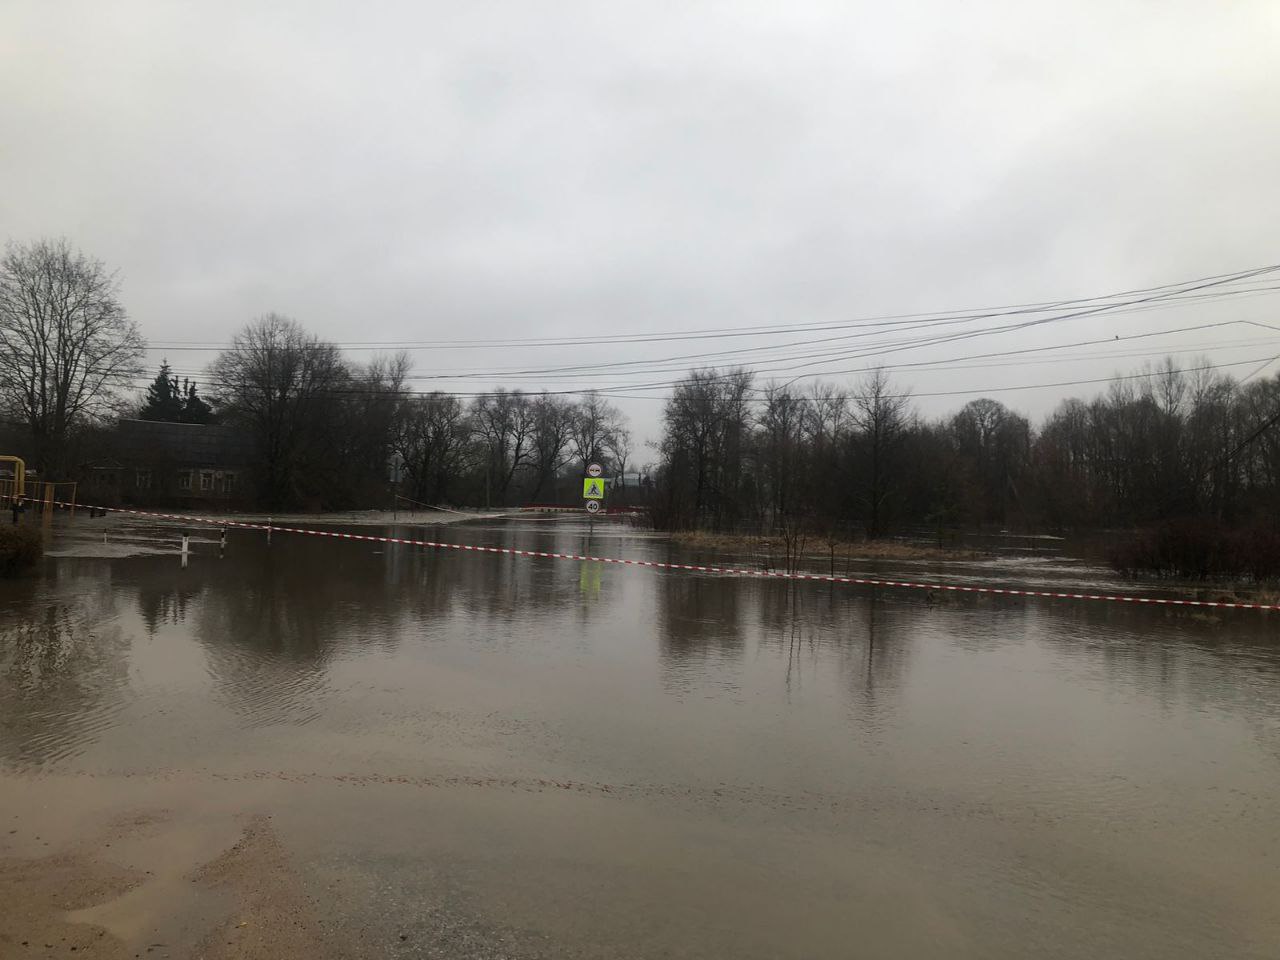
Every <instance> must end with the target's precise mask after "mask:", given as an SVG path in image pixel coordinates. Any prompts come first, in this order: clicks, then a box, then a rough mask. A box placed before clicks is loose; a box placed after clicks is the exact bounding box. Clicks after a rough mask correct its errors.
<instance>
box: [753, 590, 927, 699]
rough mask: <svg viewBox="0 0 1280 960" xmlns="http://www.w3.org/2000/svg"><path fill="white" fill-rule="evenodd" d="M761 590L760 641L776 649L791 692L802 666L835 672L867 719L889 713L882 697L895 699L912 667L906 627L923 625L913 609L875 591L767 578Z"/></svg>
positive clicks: (783, 676) (918, 613)
mask: <svg viewBox="0 0 1280 960" xmlns="http://www.w3.org/2000/svg"><path fill="white" fill-rule="evenodd" d="M760 587H761V590H760V619H761V623H762V624H763V626H764V633H763V641H762V642H763V643H764V644H765V645H767V646H770V647H773V648H774V649H776V650H777V651H778V658H779V660H780V661H782V662H783V663H784V664H785V666H784V672H783V674H782V679H783V681H784V682H785V683H786V684H787V685H788V690H792V689H794V688H796V687H797V685H798V683H799V680H800V678H801V677H802V676H803V670H802V669H801V668H802V667H804V668H806V669H810V670H818V671H825V670H833V671H836V672H837V673H838V674H839V675H840V676H841V677H842V678H843V682H842V687H843V688H844V689H845V690H847V691H848V693H849V698H850V702H851V705H852V706H854V707H855V708H856V709H857V710H858V712H859V714H864V715H865V716H866V717H867V719H873V718H874V716H875V715H876V714H878V713H879V712H881V711H882V710H883V709H884V708H885V707H886V705H887V704H886V697H887V698H889V700H891V701H892V700H896V698H897V696H898V694H899V693H900V691H901V689H902V686H903V683H904V682H905V679H906V674H907V671H908V670H909V669H910V662H911V640H912V630H911V624H913V623H915V624H919V625H920V626H921V627H924V624H923V623H921V622H920V615H921V611H920V610H919V609H918V608H914V607H912V608H907V609H905V610H900V609H895V608H893V607H888V606H886V605H885V604H884V603H883V601H882V600H881V599H880V598H879V597H878V596H876V594H875V593H874V592H868V591H855V590H850V589H849V588H847V587H843V586H837V585H834V584H798V583H791V582H787V581H773V580H771V581H764V582H762V583H761V584H760ZM802 658H803V659H802Z"/></svg>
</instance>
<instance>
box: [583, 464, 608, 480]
mask: <svg viewBox="0 0 1280 960" xmlns="http://www.w3.org/2000/svg"><path fill="white" fill-rule="evenodd" d="M602 473H604V467H602V466H600V464H598V463H593V464H591V465H590V466H589V467H587V476H588V477H598V476H600V474H602Z"/></svg>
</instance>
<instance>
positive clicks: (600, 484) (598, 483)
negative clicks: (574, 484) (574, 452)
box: [582, 477, 604, 500]
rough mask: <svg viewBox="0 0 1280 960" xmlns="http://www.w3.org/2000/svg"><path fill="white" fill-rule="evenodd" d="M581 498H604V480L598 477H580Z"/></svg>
mask: <svg viewBox="0 0 1280 960" xmlns="http://www.w3.org/2000/svg"><path fill="white" fill-rule="evenodd" d="M582 499H583V500H603V499H604V480H603V479H602V478H600V477H583V478H582Z"/></svg>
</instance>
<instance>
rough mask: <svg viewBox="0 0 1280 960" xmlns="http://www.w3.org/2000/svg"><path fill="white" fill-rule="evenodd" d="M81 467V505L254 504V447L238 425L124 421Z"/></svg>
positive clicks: (118, 424) (120, 422) (109, 433)
mask: <svg viewBox="0 0 1280 960" xmlns="http://www.w3.org/2000/svg"><path fill="white" fill-rule="evenodd" d="M103 441H104V442H103V444H102V447H101V449H102V452H103V454H105V455H104V456H103V457H101V458H100V459H98V460H94V461H92V462H90V463H87V464H85V465H84V466H83V468H82V469H81V476H80V482H81V487H80V491H79V497H78V499H79V500H80V502H81V503H98V504H102V505H104V506H122V505H124V506H127V505H140V506H151V505H171V506H193V505H197V504H213V503H217V504H222V505H225V506H244V505H247V504H249V503H250V502H251V501H252V487H251V484H250V482H249V481H250V478H251V470H252V463H253V446H252V443H251V442H250V439H249V437H248V436H247V435H246V434H245V433H244V432H243V431H241V430H239V429H237V428H235V427H226V426H208V425H204V424H197V423H169V422H165V421H159V420H121V421H119V423H117V424H116V426H115V428H114V429H113V430H111V431H110V432H108V434H107V435H106V437H104V438H103Z"/></svg>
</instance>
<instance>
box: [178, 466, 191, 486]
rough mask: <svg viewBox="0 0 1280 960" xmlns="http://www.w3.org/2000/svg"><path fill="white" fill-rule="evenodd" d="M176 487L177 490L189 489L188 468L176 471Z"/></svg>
mask: <svg viewBox="0 0 1280 960" xmlns="http://www.w3.org/2000/svg"><path fill="white" fill-rule="evenodd" d="M178 489H179V490H190V489H191V471H190V470H179V471H178Z"/></svg>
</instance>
